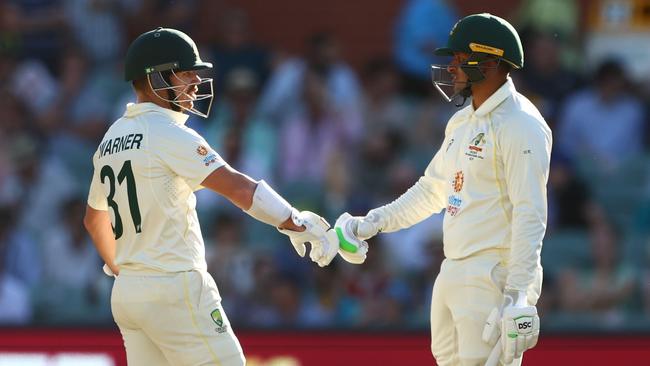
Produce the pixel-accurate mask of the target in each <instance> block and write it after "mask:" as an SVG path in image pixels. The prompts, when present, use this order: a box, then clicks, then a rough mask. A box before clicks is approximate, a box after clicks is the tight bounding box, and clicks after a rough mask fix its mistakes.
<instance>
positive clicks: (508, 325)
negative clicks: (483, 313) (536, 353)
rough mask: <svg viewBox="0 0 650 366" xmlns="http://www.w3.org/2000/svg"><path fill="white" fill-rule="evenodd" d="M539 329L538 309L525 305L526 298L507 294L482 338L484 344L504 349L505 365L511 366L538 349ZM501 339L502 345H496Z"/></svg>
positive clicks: (519, 294)
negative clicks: (525, 353)
mask: <svg viewBox="0 0 650 366" xmlns="http://www.w3.org/2000/svg"><path fill="white" fill-rule="evenodd" d="M522 296H523V299H522V298H521V297H522ZM539 328H540V327H539V316H538V315H537V308H536V307H535V306H529V305H528V304H527V303H526V301H525V295H524V294H521V293H518V292H517V291H508V290H506V293H505V295H504V304H503V306H501V307H500V308H495V309H493V310H492V312H491V313H490V315H489V316H488V319H487V320H486V322H485V327H484V328H483V335H482V337H483V341H484V342H487V343H488V344H490V345H492V346H494V345H495V344H496V345H497V346H498V347H501V348H502V349H501V354H502V359H503V362H504V363H505V364H509V363H511V362H512V361H513V360H514V359H516V358H520V357H521V355H522V354H523V353H524V351H526V350H528V349H531V348H533V347H535V345H536V344H537V339H538V338H539ZM499 338H500V340H501V342H497V340H499Z"/></svg>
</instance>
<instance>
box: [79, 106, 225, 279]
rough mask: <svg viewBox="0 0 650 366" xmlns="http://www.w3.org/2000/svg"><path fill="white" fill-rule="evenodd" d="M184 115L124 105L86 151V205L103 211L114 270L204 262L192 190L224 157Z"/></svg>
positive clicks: (181, 266) (178, 267) (173, 268)
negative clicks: (113, 246)
mask: <svg viewBox="0 0 650 366" xmlns="http://www.w3.org/2000/svg"><path fill="white" fill-rule="evenodd" d="M187 117H188V116H187V115H186V114H183V113H179V112H175V111H172V110H170V109H165V108H161V107H159V106H157V105H155V104H152V103H138V104H128V105H127V108H126V112H125V113H124V116H123V117H122V118H120V119H118V120H117V121H116V122H115V123H113V125H112V126H111V127H110V128H109V129H108V131H107V132H106V134H105V135H104V138H103V139H102V142H101V143H100V144H99V147H98V149H97V152H96V153H95V155H94V156H93V165H94V168H95V170H94V174H93V179H92V183H91V186H90V192H89V195H88V205H89V206H90V207H92V208H94V209H96V210H108V211H109V214H110V216H111V223H112V225H113V231H114V233H115V237H116V239H117V250H116V259H115V263H116V264H117V265H118V266H120V268H124V269H129V270H132V271H160V272H179V271H188V270H192V269H200V270H205V269H206V268H207V266H206V263H205V248H204V245H203V237H202V235H201V229H200V227H199V221H198V218H197V215H196V209H195V207H196V197H195V195H194V191H196V190H198V189H200V188H202V187H201V185H200V184H201V182H203V180H204V179H205V178H206V177H207V176H208V175H209V174H210V173H212V172H213V171H214V170H215V169H217V168H219V167H221V166H223V165H225V162H224V161H223V160H222V159H221V157H220V156H219V155H218V154H217V153H216V152H215V151H214V150H213V149H212V148H211V147H210V146H209V145H208V143H207V142H206V141H205V140H204V139H203V138H202V137H201V136H199V135H198V134H197V133H196V132H195V131H194V130H192V129H190V128H188V127H186V126H185V125H184V124H185V122H186V121H187Z"/></svg>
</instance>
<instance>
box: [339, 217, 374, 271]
mask: <svg viewBox="0 0 650 366" xmlns="http://www.w3.org/2000/svg"><path fill="white" fill-rule="evenodd" d="M334 230H335V231H336V235H337V237H338V246H339V248H338V252H339V254H340V255H341V257H343V259H345V260H346V261H347V262H350V263H353V264H361V263H363V262H365V260H366V255H367V253H368V243H366V242H365V241H364V239H362V238H370V237H372V236H375V235H376V234H377V232H379V229H377V228H376V225H374V224H373V223H372V222H370V221H366V220H365V217H360V216H352V215H350V214H349V213H347V212H345V213H343V214H342V215H341V216H339V218H338V219H337V220H336V223H335V224H334Z"/></svg>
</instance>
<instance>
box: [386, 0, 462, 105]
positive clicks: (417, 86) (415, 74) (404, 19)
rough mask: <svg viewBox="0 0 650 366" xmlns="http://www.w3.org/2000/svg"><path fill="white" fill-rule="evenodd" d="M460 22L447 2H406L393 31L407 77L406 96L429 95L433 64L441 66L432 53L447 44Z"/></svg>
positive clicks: (395, 50) (397, 55) (399, 61)
mask: <svg viewBox="0 0 650 366" xmlns="http://www.w3.org/2000/svg"><path fill="white" fill-rule="evenodd" d="M456 20H458V15H457V14H456V10H455V9H454V8H453V7H452V6H451V5H449V2H448V1H445V0H409V1H407V2H405V5H404V7H403V8H402V10H401V12H400V14H399V16H398V18H397V20H396V25H395V29H394V42H393V54H394V58H395V61H396V63H397V66H398V68H399V70H400V71H401V72H402V75H403V77H404V91H405V92H406V93H407V94H415V95H419V96H422V95H428V94H429V93H430V91H431V74H430V67H431V64H440V63H442V62H441V61H440V60H441V59H439V58H437V57H436V56H434V55H433V52H432V51H431V50H433V49H435V48H436V47H442V46H443V45H445V44H446V43H447V37H448V36H449V30H450V29H451V28H452V27H453V26H454V23H455V22H456Z"/></svg>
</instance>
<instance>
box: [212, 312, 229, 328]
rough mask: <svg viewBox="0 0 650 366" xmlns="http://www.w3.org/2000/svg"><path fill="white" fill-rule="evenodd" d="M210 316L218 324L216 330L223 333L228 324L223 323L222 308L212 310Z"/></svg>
mask: <svg viewBox="0 0 650 366" xmlns="http://www.w3.org/2000/svg"><path fill="white" fill-rule="evenodd" d="M210 317H211V318H212V321H213V322H214V324H216V325H217V327H216V328H215V329H214V330H216V331H217V332H218V333H223V332H225V331H226V330H227V329H228V326H227V325H225V324H224V323H223V317H222V316H221V310H219V309H218V308H217V309H214V310H212V312H211V313H210Z"/></svg>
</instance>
